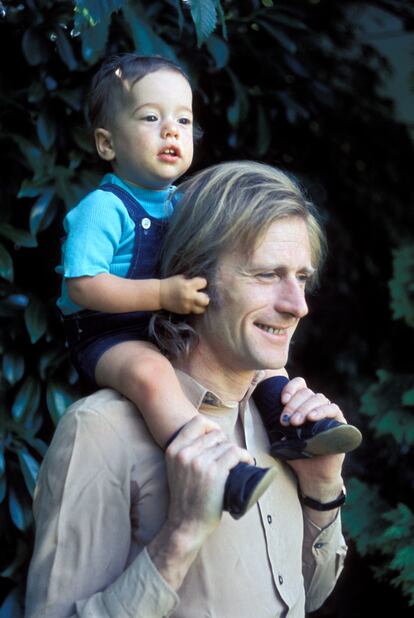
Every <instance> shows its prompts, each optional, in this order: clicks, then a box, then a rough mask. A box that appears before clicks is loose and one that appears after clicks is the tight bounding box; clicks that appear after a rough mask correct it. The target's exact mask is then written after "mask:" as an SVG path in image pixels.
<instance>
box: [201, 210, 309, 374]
mask: <svg viewBox="0 0 414 618" xmlns="http://www.w3.org/2000/svg"><path fill="white" fill-rule="evenodd" d="M313 270H314V269H313V267H312V263H311V248H310V243H309V236H308V231H307V228H306V224H305V222H304V221H303V220H302V219H300V218H298V217H290V218H286V219H281V220H280V221H277V222H276V223H273V224H272V225H271V226H270V228H269V229H268V231H267V232H266V234H265V235H264V237H263V239H262V241H261V242H260V244H259V245H258V247H257V248H256V250H255V251H254V252H253V254H252V255H251V256H250V257H248V256H246V255H245V254H243V252H242V251H237V252H235V253H230V254H228V255H226V256H224V258H223V259H222V260H221V263H220V265H219V269H218V274H217V292H218V296H219V302H218V303H217V306H212V307H210V308H209V309H208V311H207V312H206V314H205V315H204V316H203V318H202V322H201V324H199V326H200V328H197V331H198V332H199V335H200V343H201V345H202V346H207V348H208V349H209V351H210V353H212V356H213V358H215V359H216V360H217V361H218V362H219V363H220V364H221V365H222V368H223V369H224V370H227V371H229V370H230V371H231V372H233V373H246V372H252V371H255V370H258V369H279V368H281V367H284V366H285V364H286V362H287V358H288V351H289V343H290V340H291V338H292V335H293V333H294V332H295V329H296V327H297V325H298V322H299V320H300V318H302V317H304V316H305V315H306V314H307V313H308V307H307V304H306V300H305V285H306V282H307V280H308V279H309V277H310V276H311V275H312V273H313Z"/></svg>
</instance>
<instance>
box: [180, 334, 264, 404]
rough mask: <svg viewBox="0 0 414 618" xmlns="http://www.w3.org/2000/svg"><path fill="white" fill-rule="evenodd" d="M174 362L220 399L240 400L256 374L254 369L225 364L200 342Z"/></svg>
mask: <svg viewBox="0 0 414 618" xmlns="http://www.w3.org/2000/svg"><path fill="white" fill-rule="evenodd" d="M175 364H176V366H177V368H179V369H182V370H183V371H185V372H186V373H188V374H189V375H191V377H192V378H194V379H195V380H197V382H200V384H202V385H203V386H204V387H205V388H207V389H208V390H210V391H212V392H213V393H215V394H216V395H217V396H218V397H220V399H221V400H222V401H241V400H242V399H243V397H244V396H245V394H246V392H247V391H248V389H249V387H250V385H251V383H252V380H253V379H254V377H255V375H256V371H247V370H244V371H241V370H239V371H236V370H235V369H234V368H232V367H229V366H227V365H226V364H225V362H223V359H219V358H218V357H217V355H215V354H214V353H213V352H212V351H211V350H210V349H208V348H206V347H205V346H203V345H202V343H200V344H199V345H197V346H196V348H195V349H194V350H193V351H192V352H191V353H190V354H189V356H188V357H187V358H185V359H181V360H179V361H178V362H177V363H175Z"/></svg>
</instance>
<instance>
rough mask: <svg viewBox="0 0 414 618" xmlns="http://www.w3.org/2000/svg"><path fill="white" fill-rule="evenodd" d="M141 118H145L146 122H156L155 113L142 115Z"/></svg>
mask: <svg viewBox="0 0 414 618" xmlns="http://www.w3.org/2000/svg"><path fill="white" fill-rule="evenodd" d="M143 120H146V121H147V122H156V121H157V120H158V119H157V116H156V115H155V114H147V115H146V116H144V118H143Z"/></svg>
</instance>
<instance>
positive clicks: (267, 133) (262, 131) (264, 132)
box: [256, 104, 272, 157]
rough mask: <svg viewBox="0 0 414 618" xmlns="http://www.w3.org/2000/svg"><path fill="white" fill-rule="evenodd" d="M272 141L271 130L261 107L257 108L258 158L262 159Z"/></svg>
mask: <svg viewBox="0 0 414 618" xmlns="http://www.w3.org/2000/svg"><path fill="white" fill-rule="evenodd" d="M271 140H272V130H271V126H270V124H269V121H268V119H267V115H266V112H265V110H264V108H263V105H260V104H258V106H257V141H256V152H257V156H258V157H262V156H263V155H265V154H266V152H267V151H268V150H269V147H270V143H271Z"/></svg>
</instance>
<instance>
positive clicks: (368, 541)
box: [342, 478, 386, 556]
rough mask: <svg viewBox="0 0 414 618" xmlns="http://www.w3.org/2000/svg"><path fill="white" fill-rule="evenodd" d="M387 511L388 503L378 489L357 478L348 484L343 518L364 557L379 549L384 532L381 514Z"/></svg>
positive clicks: (348, 531) (347, 529)
mask: <svg viewBox="0 0 414 618" xmlns="http://www.w3.org/2000/svg"><path fill="white" fill-rule="evenodd" d="M385 511H386V503H385V502H384V501H383V500H382V499H381V498H380V495H379V491H378V488H377V487H375V486H368V485H367V484H366V483H363V482H362V481H359V480H358V479H355V478H353V479H351V480H350V481H349V482H348V483H347V501H346V506H345V508H343V509H342V518H343V522H344V527H345V530H346V531H347V533H348V534H349V535H350V536H351V537H352V538H353V540H354V541H355V543H356V546H357V549H358V552H359V553H360V554H361V555H362V556H365V555H366V554H367V553H369V552H370V551H374V550H375V549H376V548H377V542H378V541H377V539H378V537H379V535H380V534H381V531H382V530H383V522H382V519H381V514H382V513H384V512H385Z"/></svg>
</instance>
